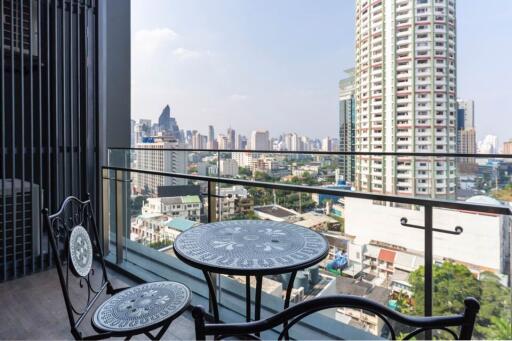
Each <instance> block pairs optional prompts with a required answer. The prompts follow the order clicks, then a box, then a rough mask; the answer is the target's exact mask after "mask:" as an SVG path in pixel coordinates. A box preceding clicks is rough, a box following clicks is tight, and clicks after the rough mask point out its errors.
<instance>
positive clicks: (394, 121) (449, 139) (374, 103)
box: [355, 0, 456, 197]
mask: <svg viewBox="0 0 512 341" xmlns="http://www.w3.org/2000/svg"><path fill="white" fill-rule="evenodd" d="M455 24H456V23H455V0H381V1H379V0H377V1H375V0H356V68H355V94H356V123H355V136H356V139H355V140H356V141H355V143H356V151H358V152H398V153H400V152H420V153H421V152H430V153H452V152H455V151H456V46H455V44H456V41H455V34H456V30H455ZM455 177H456V174H455V161H454V160H452V159H446V158H439V159H431V158H421V159H420V158H415V159H413V158H411V157H401V158H395V157H384V156H382V157H378V156H372V157H367V156H358V157H356V179H355V183H356V187H357V189H359V190H364V191H372V192H381V193H390V194H405V195H417V196H428V197H448V196H453V195H454V193H455Z"/></svg>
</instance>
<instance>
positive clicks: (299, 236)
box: [174, 220, 329, 275]
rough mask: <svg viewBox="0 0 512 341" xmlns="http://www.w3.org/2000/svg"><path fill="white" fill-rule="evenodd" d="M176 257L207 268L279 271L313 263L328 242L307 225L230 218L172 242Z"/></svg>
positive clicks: (249, 272)
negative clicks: (230, 219)
mask: <svg viewBox="0 0 512 341" xmlns="http://www.w3.org/2000/svg"><path fill="white" fill-rule="evenodd" d="M174 251H175V253H176V255H177V256H178V258H180V259H182V260H183V261H185V262H186V263H188V264H190V265H192V266H194V267H197V268H200V269H203V270H208V271H213V272H219V273H226V274H238V275H255V274H262V275H267V274H278V273H284V272H290V271H293V270H298V269H303V268H306V267H308V266H311V265H314V264H316V263H318V262H319V261H321V260H322V259H323V258H325V257H326V256H327V253H328V251H329V244H328V242H327V240H326V239H325V238H324V237H323V236H322V235H321V234H319V233H317V232H315V231H312V230H310V229H307V228H304V227H301V226H298V225H293V224H288V223H282V222H274V221H268V220H232V221H225V222H216V223H211V224H205V225H200V226H197V227H193V228H191V229H189V230H187V231H185V232H183V233H182V234H180V235H179V236H178V237H177V238H176V241H175V242H174Z"/></svg>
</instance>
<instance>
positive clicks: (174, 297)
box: [92, 282, 191, 333]
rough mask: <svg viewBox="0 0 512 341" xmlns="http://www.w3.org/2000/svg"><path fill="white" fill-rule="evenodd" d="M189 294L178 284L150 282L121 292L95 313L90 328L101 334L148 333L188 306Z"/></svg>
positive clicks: (185, 288) (184, 287)
mask: <svg viewBox="0 0 512 341" xmlns="http://www.w3.org/2000/svg"><path fill="white" fill-rule="evenodd" d="M190 298H191V295H190V290H189V289H188V288H187V287H186V286H185V285H183V284H181V283H177V282H153V283H145V284H141V285H138V286H135V287H132V288H129V289H126V290H123V291H121V292H119V293H117V294H115V295H114V296H112V297H110V298H109V299H108V300H106V301H105V302H103V303H102V304H101V305H100V306H99V307H98V309H96V311H95V312H94V316H93V318H92V325H93V327H94V328H95V329H97V330H100V331H104V332H114V333H116V332H119V333H123V332H134V331H141V332H144V331H145V330H151V329H154V328H157V327H158V326H160V325H164V324H165V322H166V321H169V320H172V319H174V318H176V317H177V316H178V315H180V314H181V313H182V312H183V311H184V310H185V309H186V308H187V307H188V305H189V304H190Z"/></svg>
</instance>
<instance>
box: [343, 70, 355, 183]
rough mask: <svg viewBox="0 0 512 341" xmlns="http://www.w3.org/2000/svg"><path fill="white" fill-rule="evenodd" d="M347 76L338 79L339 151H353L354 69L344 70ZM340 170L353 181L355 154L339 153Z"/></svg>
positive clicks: (344, 176) (345, 177)
mask: <svg viewBox="0 0 512 341" xmlns="http://www.w3.org/2000/svg"><path fill="white" fill-rule="evenodd" d="M345 72H346V73H347V74H348V75H349V77H347V78H345V79H342V80H340V82H339V88H340V151H341V152H354V151H355V132H354V129H355V119H356V117H355V116H356V99H355V91H354V90H355V89H354V69H349V70H345ZM340 171H341V175H343V178H344V179H345V180H347V181H350V182H354V177H355V156H354V155H340Z"/></svg>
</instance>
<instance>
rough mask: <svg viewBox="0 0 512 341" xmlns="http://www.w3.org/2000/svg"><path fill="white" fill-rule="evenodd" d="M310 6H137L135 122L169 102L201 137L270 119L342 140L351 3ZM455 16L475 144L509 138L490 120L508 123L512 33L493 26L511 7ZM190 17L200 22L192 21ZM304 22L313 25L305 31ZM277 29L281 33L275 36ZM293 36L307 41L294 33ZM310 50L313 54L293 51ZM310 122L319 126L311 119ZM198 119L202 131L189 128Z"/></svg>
mask: <svg viewBox="0 0 512 341" xmlns="http://www.w3.org/2000/svg"><path fill="white" fill-rule="evenodd" d="M311 6H312V5H308V4H307V3H300V4H296V3H293V4H291V3H289V2H286V1H284V2H283V3H280V4H277V5H275V4H272V6H264V5H259V4H255V3H249V2H245V1H242V2H231V1H225V2H220V3H215V4H214V5H213V4H204V3H199V2H194V1H191V2H189V3H187V4H183V3H180V4H179V5H178V4H177V3H176V2H174V1H165V2H156V3H155V6H152V7H151V9H150V8H147V6H143V3H142V2H139V1H134V3H133V5H132V9H133V13H137V15H133V25H132V41H133V43H134V44H133V48H132V69H133V79H132V82H133V92H132V98H133V103H132V116H133V118H135V119H138V118H142V117H145V118H151V119H153V120H155V119H156V118H157V115H158V114H159V110H161V109H160V107H161V106H163V105H164V104H165V103H168V102H169V103H171V106H172V107H173V109H174V110H173V111H174V115H175V116H174V117H176V119H177V120H178V121H179V122H182V125H183V126H187V127H191V129H198V130H199V131H201V133H203V134H204V133H206V129H207V125H208V124H216V125H217V127H216V128H217V129H218V130H222V131H224V130H227V128H228V127H229V126H233V127H237V131H239V132H242V133H243V134H244V135H246V136H249V135H250V132H251V131H252V130H256V129H268V128H270V124H269V123H270V122H272V129H271V135H275V134H279V133H280V132H285V131H296V132H297V133H299V134H301V135H308V136H318V137H321V136H333V137H334V136H337V131H336V130H337V129H336V127H337V125H338V107H337V105H338V102H337V95H338V94H337V84H338V81H339V80H340V79H342V78H343V70H344V69H347V68H351V67H353V66H354V64H355V63H354V59H355V54H354V27H355V23H354V3H353V2H352V1H347V2H343V3H342V4H340V3H338V2H332V1H326V2H325V3H324V6H321V7H320V8H317V7H319V6H313V7H314V8H313V9H312V10H311V11H309V12H310V13H309V14H308V10H309V9H311V8H310V7H311ZM143 7H144V8H143ZM497 7H499V11H497V10H496V9H497ZM171 10H172V11H171ZM264 10H268V13H266V12H265V11H264ZM285 10H288V12H289V13H288V18H287V19H286V20H285V19H282V18H281V17H280V16H279V14H282V13H283V12H284V11H285ZM141 11H142V12H141ZM148 11H150V12H151V15H150V14H148ZM156 12H161V13H156ZM171 12H172V13H171ZM235 12H239V13H242V17H244V18H245V19H246V21H247V22H241V21H240V20H242V19H236V20H230V21H231V22H230V23H225V22H222V20H223V19H227V18H231V14H233V13H235ZM457 12H458V25H457V28H458V32H457V40H458V42H457V43H458V44H457V45H458V49H459V54H458V65H457V69H458V75H457V76H458V78H459V81H458V97H460V98H463V99H466V98H471V99H473V100H474V101H475V113H476V126H477V127H478V128H477V139H478V140H481V139H482V138H483V136H485V135H488V134H493V135H497V136H498V137H499V140H500V141H505V140H508V139H509V138H510V136H507V133H508V132H507V130H506V125H493V124H492V121H493V119H494V120H499V119H501V120H504V119H505V120H506V119H510V117H512V113H508V114H507V111H508V110H510V109H508V108H506V107H503V106H500V105H499V104H498V101H497V100H499V99H500V98H502V99H503V98H506V95H505V92H506V88H507V87H506V86H504V83H503V82H504V80H505V79H507V78H508V77H507V76H506V75H510V71H511V70H510V68H509V67H504V66H506V65H507V64H506V61H505V59H504V58H505V55H506V53H503V50H504V49H506V47H505V46H503V45H502V44H500V43H499V42H500V41H501V40H502V39H503V38H504V37H506V35H507V34H508V35H509V34H510V33H511V32H508V31H510V28H507V27H505V28H504V29H502V30H493V27H494V26H493V24H494V23H495V22H499V21H500V20H504V18H505V17H506V14H507V13H512V6H511V5H510V4H508V3H504V2H503V1H497V0H495V1H490V2H486V3H485V4H481V3H478V2H470V1H465V2H459V3H458V6H457ZM491 12H492V13H493V15H494V17H493V18H492V20H493V22H492V23H491V22H489V25H482V24H481V21H480V22H478V21H476V16H477V15H480V16H481V17H480V19H481V20H484V21H485V20H490V19H488V18H491V17H490V15H487V13H491ZM139 13H140V14H139ZM144 13H146V14H148V15H144ZM192 14H198V17H197V18H196V19H194V20H193V21H187V20H186V19H187V18H191V15H192ZM148 18H151V21H150V20H148ZM279 18H281V20H278V19H279ZM202 19H205V20H204V21H203V20H202ZM258 19H265V20H267V21H269V22H270V25H269V27H267V28H265V27H264V28H261V29H260V30H258V29H257V28H258V27H257V25H256V27H251V25H255V24H256V21H257V20H258ZM304 22H306V23H307V25H303V26H305V27H302V26H301V23H304ZM339 23H342V24H341V25H340V24H339ZM477 23H478V24H477ZM311 24H315V25H311ZM317 24H318V25H317ZM206 25H209V26H208V28H209V30H206V27H205V26H206ZM273 30H277V32H279V33H278V34H277V36H276V37H273V38H272V39H270V38H269V37H271V36H272V35H271V33H272V31H273ZM491 30H493V32H494V33H493V34H492V35H491V34H490V31H491ZM234 31H237V32H234ZM238 31H239V32H238ZM507 32H508V33H507ZM297 33H300V35H299V36H300V37H302V38H299V37H296V35H297ZM200 37H201V39H199V38H200ZM265 37H266V38H268V39H267V40H265V39H264V38H265ZM473 37H477V38H478V39H472V38H473ZM226 42H228V43H226ZM283 42H287V43H286V44H285V45H283V44H282V43H283ZM200 43H204V46H203V47H201V46H200ZM226 45H227V46H226ZM304 46H308V47H311V48H310V49H307V51H305V53H304V55H297V52H298V51H300V50H304ZM485 47H486V48H485ZM310 50H313V52H311V51H310ZM285 51H290V52H289V54H290V55H293V56H294V60H291V59H286V57H287V54H286V53H285ZM466 56H471V58H467V57H466ZM473 56H481V57H482V59H481V60H483V61H486V60H487V61H489V63H487V62H486V63H483V62H481V61H478V60H476V58H474V57H473ZM491 57H492V63H491V62H490V61H491V60H490V58H491ZM141 58H145V62H146V65H145V66H141V65H140V61H141ZM147 58H149V60H150V61H151V62H150V63H147ZM244 60H245V62H244ZM151 64H152V65H153V66H150V65H151ZM484 64H485V67H484ZM192 69H194V70H195V71H194V70H192ZM484 69H485V70H484ZM191 70H192V71H194V72H191ZM256 71H258V72H256ZM155 72H156V73H159V75H155ZM256 73H258V74H259V76H258V74H256ZM171 74H172V77H171V76H170V75H171ZM270 76H272V77H270ZM185 78H186V79H185ZM148 79H151V84H148V82H147V81H146V80H148ZM219 79H221V80H222V82H219ZM270 83H272V84H270ZM491 85H492V86H493V87H494V88H495V89H493V91H492V92H491V91H489V86H491ZM276 87H278V88H279V89H276ZM228 90H230V91H228ZM242 90H244V91H242ZM291 90H294V91H295V90H296V92H294V93H292V92H291ZM221 93H222V96H221ZM210 104H211V106H210ZM201 106H202V107H201ZM215 106H217V108H214V107H215ZM313 116H314V117H315V120H311V119H310V118H311V117H313ZM489 118H490V119H489ZM198 119H200V121H201V122H205V127H192V124H189V123H192V122H194V121H196V120H198ZM218 122H223V123H224V125H221V124H218Z"/></svg>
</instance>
